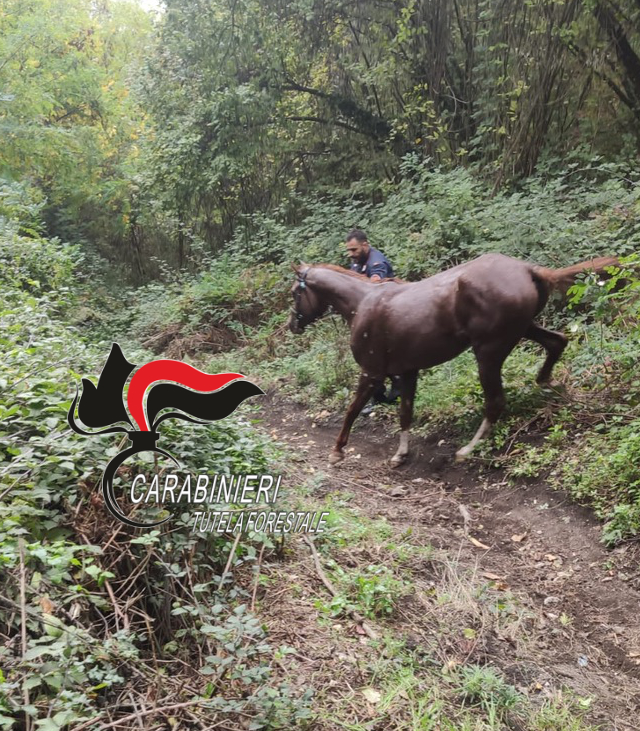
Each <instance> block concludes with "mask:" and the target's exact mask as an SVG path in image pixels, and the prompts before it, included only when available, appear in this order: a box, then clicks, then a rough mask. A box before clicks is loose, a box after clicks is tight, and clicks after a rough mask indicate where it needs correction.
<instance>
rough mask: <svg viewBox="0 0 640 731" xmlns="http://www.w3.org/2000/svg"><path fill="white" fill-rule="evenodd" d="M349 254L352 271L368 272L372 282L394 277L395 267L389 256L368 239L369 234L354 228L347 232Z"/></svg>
mask: <svg viewBox="0 0 640 731" xmlns="http://www.w3.org/2000/svg"><path fill="white" fill-rule="evenodd" d="M346 242H347V254H348V255H349V257H350V259H351V271H353V272H358V274H366V275H367V277H369V279H370V280H371V281H372V282H379V281H380V280H381V279H390V278H391V277H393V267H392V266H391V263H390V262H389V260H388V259H387V257H386V256H385V255H384V254H383V253H382V252H381V251H378V249H374V248H373V246H371V244H370V243H369V241H368V240H367V234H366V233H365V232H364V231H361V230H360V229H359V228H354V229H352V230H351V231H349V233H348V234H347V238H346Z"/></svg>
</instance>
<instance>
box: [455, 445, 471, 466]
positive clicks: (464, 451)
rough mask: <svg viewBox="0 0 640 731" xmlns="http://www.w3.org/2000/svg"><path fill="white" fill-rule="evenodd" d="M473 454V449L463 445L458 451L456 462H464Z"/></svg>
mask: <svg viewBox="0 0 640 731" xmlns="http://www.w3.org/2000/svg"><path fill="white" fill-rule="evenodd" d="M470 454H471V450H470V449H468V448H467V447H461V448H460V449H459V450H458V451H457V452H456V462H464V461H465V459H466V458H467V457H468V456H469V455H470Z"/></svg>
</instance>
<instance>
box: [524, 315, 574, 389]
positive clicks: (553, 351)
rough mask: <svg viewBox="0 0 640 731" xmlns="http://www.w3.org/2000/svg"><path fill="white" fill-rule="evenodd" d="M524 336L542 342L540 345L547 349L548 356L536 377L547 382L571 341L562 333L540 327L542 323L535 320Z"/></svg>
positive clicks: (542, 381)
mask: <svg viewBox="0 0 640 731" xmlns="http://www.w3.org/2000/svg"><path fill="white" fill-rule="evenodd" d="M524 336H525V338H527V340H533V341H534V342H536V343H540V345H542V347H543V348H544V349H545V350H546V351H547V357H546V359H545V361H544V363H543V364H542V368H540V371H539V372H538V376H537V378H536V383H540V384H542V383H547V382H548V381H549V380H550V379H551V371H552V370H553V366H554V365H555V364H556V363H557V362H558V360H559V358H560V356H561V355H562V351H563V350H564V349H565V348H566V347H567V343H568V342H569V341H568V339H567V338H566V336H564V335H563V334H562V333H558V332H555V331H553V330H545V328H543V327H540V325H536V323H535V322H532V323H531V325H529V329H528V330H527V332H526V333H525V334H524Z"/></svg>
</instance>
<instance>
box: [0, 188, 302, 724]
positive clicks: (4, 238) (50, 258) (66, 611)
mask: <svg viewBox="0 0 640 731" xmlns="http://www.w3.org/2000/svg"><path fill="white" fill-rule="evenodd" d="M3 192H4V194H3V197H2V202H3V203H2V205H3V208H2V212H3V218H2V219H1V220H0V224H1V225H0V251H2V253H3V256H4V260H3V264H4V266H3V267H2V268H1V270H0V277H1V285H2V286H1V287H0V331H1V332H2V335H1V336H0V354H1V356H2V357H1V358H0V417H1V423H2V427H1V428H0V445H1V446H0V496H1V498H0V565H2V567H3V571H2V578H1V580H0V595H1V600H0V622H1V623H2V624H3V632H5V633H6V634H8V635H10V636H18V635H19V634H20V631H21V622H22V620H21V613H20V611H16V607H18V610H19V609H20V606H21V603H22V599H21V595H22V592H24V594H25V597H26V601H25V603H24V610H25V617H26V619H25V631H26V633H27V647H26V653H25V654H24V656H23V653H22V650H21V647H20V645H19V643H15V644H13V645H12V646H11V647H9V648H5V650H4V651H3V653H2V665H3V671H4V675H3V676H2V678H0V726H1V727H2V728H6V729H10V728H13V727H14V726H15V723H16V722H17V720H18V719H19V718H22V717H23V715H24V714H25V713H26V714H28V715H29V716H31V718H32V719H33V721H34V723H35V725H36V727H37V728H43V729H50V730H51V731H53V730H54V729H62V728H65V727H69V726H70V725H77V724H78V723H80V722H82V721H84V720H87V719H90V718H93V717H96V716H97V715H98V714H99V713H100V709H101V708H102V707H103V706H104V704H105V703H106V704H112V705H115V704H116V703H117V698H119V697H120V695H121V694H122V693H123V692H126V689H127V686H128V684H129V683H131V682H134V683H139V682H140V680H139V678H140V677H141V676H142V677H143V678H144V677H145V673H146V672H147V662H149V661H153V662H157V658H158V657H159V656H160V657H163V658H165V656H166V662H169V663H171V662H176V663H177V665H176V671H175V673H173V672H169V673H168V674H167V676H166V677H164V676H158V677H160V678H161V679H160V680H159V685H158V686H157V687H158V689H159V690H158V692H159V693H160V694H161V693H165V692H166V693H168V694H171V693H172V692H173V691H174V688H173V687H172V682H173V681H172V680H171V678H172V676H173V675H178V674H179V673H180V672H183V667H184V666H188V665H191V664H193V659H194V657H201V656H204V655H205V654H206V655H207V656H208V657H209V658H216V657H218V656H220V653H222V652H223V653H224V657H225V658H226V659H227V661H226V663H225V667H224V668H220V670H221V672H220V673H219V675H218V676H217V677H216V679H215V682H213V681H212V682H211V683H209V686H208V690H207V691H206V693H205V697H210V701H209V702H208V704H207V705H206V706H205V707H204V708H203V709H201V711H199V712H201V713H204V714H205V715H206V714H213V717H214V718H218V717H219V714H223V715H228V716H233V714H237V713H238V712H241V713H242V714H243V717H246V716H249V718H250V719H251V723H252V724H253V726H252V727H253V728H256V729H257V728H271V729H277V728H291V727H293V726H294V725H296V724H298V725H300V724H303V723H304V722H305V718H306V717H307V715H308V700H309V694H308V693H307V694H306V695H304V696H300V694H297V693H296V692H294V691H293V690H292V689H290V688H288V687H286V686H284V685H282V684H280V683H277V682H274V681H273V680H272V677H271V668H270V661H271V658H272V655H273V653H274V652H275V650H272V649H271V648H270V647H269V645H268V644H266V643H265V642H264V632H263V630H262V629H261V628H260V627H259V625H258V623H257V621H256V620H255V619H254V618H252V617H251V615H250V614H249V612H248V611H247V610H246V606H242V603H241V602H242V600H243V599H245V598H246V593H247V592H246V590H245V589H243V588H242V587H241V586H238V585H236V584H234V583H233V582H232V581H231V580H230V577H229V575H227V576H223V575H222V570H223V567H224V566H225V564H226V561H227V558H228V552H229V546H228V543H227V540H226V539H225V537H223V536H221V535H218V534H215V533H214V534H211V535H208V534H205V535H203V536H198V535H196V534H193V533H192V532H191V523H192V521H191V519H190V516H189V515H188V514H185V515H183V516H176V517H175V518H174V522H175V523H177V524H178V526H181V528H182V530H178V531H176V530H171V529H170V530H163V531H162V533H161V532H160V531H154V532H153V533H152V534H149V536H142V537H141V538H143V539H142V540H141V539H136V538H135V535H129V534H127V533H126V532H124V533H122V534H120V533H121V530H122V529H121V527H120V528H118V527H117V526H115V525H114V524H113V523H112V520H111V518H109V517H108V514H107V513H106V510H105V508H104V506H103V505H102V500H101V498H99V497H98V495H97V494H96V489H97V486H98V485H99V478H100V471H101V469H102V468H103V466H104V465H105V463H106V460H107V459H108V456H109V455H111V454H115V453H116V452H117V451H118V450H119V448H121V446H122V444H121V443H120V439H118V440H114V439H113V438H106V439H105V438H104V437H93V438H91V437H79V436H78V435H76V434H74V433H72V432H71V431H70V430H69V428H68V425H67V423H66V415H67V411H68V409H69V406H70V403H71V398H72V396H73V392H74V386H75V385H76V384H77V382H78V380H79V378H80V376H81V375H85V374H86V375H88V376H90V377H92V378H93V379H94V380H95V377H96V376H97V374H98V373H99V371H100V369H101V367H102V365H103V363H104V360H105V357H106V353H107V352H108V350H107V348H108V346H107V347H103V346H102V345H99V344H92V345H88V344H86V343H85V342H83V340H82V339H81V337H80V335H79V333H78V331H77V330H75V329H73V328H71V327H69V325H68V323H67V322H66V321H65V320H64V319H63V317H62V315H63V314H66V313H69V312H70V311H71V310H72V309H73V308H75V307H76V306H77V300H78V299H79V298H80V296H79V295H78V296H76V295H72V294H71V289H72V284H74V277H75V271H74V266H75V265H76V264H77V262H78V258H77V250H76V249H75V248H71V247H65V246H63V245H62V244H60V243H59V242H57V241H55V240H51V239H47V238H45V237H43V236H41V235H40V234H39V233H38V231H39V230H40V222H39V220H38V218H37V214H38V210H39V209H38V207H37V201H36V203H35V204H34V203H33V201H32V199H30V198H29V197H28V196H27V195H26V193H25V192H24V191H21V190H19V189H18V188H16V187H15V186H13V187H12V188H11V189H10V190H9V191H7V190H6V189H3ZM25 221H29V228H30V233H29V234H28V235H27V233H26V229H27V225H26V224H25V223H24V222H25ZM5 244H6V245H5ZM34 252H35V253H34ZM45 256H46V259H45V260H44V261H43V259H44V257H45ZM45 264H46V266H45ZM36 278H38V280H36ZM62 305H64V306H62ZM127 355H128V356H129V357H130V358H131V359H132V360H133V361H136V362H140V361H139V360H138V356H140V359H142V358H145V354H144V353H143V352H141V350H140V348H139V346H138V348H137V350H135V351H132V352H127ZM162 431H163V437H164V438H165V440H166V442H167V443H171V444H172V446H171V452H172V453H173V454H175V455H176V456H177V458H178V459H179V460H180V461H181V462H182V463H183V465H184V466H185V468H186V469H188V470H207V471H209V472H213V471H215V472H218V473H227V474H228V473H234V474H240V473H249V472H252V473H255V472H267V471H269V470H270V468H271V466H272V464H273V459H274V452H273V450H271V449H270V448H269V447H268V443H267V439H266V437H264V436H259V435H258V434H256V432H254V431H253V430H252V428H251V427H250V425H249V424H248V423H247V422H246V421H245V420H243V419H242V417H240V416H235V417H233V418H229V419H225V420H224V421H221V422H217V423H215V424H214V425H212V426H211V427H202V426H201V425H184V424H180V425H178V424H175V423H172V422H170V421H169V422H165V424H163V429H162ZM118 445H119V446H118ZM145 466H146V467H148V466H149V465H148V464H147V465H145ZM174 527H175V526H174ZM105 535H111V540H108V539H107V538H105ZM90 536H92V537H93V538H94V540H95V542H96V543H100V544H102V547H99V546H97V545H92V542H91V539H90ZM130 539H133V540H130ZM260 542H263V543H265V545H266V544H267V543H268V539H266V538H264V537H262V539H261V538H260V537H259V536H252V537H249V536H247V537H245V540H244V541H243V542H242V544H241V545H240V546H239V547H238V548H237V551H236V554H235V560H234V561H233V565H234V566H236V567H242V566H244V567H246V568H247V569H248V570H249V571H250V572H251V569H252V567H253V566H254V564H255V561H256V555H257V554H256V549H255V545H256V544H260ZM110 544H111V545H110ZM138 567H141V569H139V568H138ZM21 587H22V588H21ZM203 591H206V600H205V598H204V596H203V593H202V592H203ZM122 592H124V593H122ZM166 596H169V597H174V602H173V610H172V611H171V612H170V613H167V612H166V606H167V605H166V601H165V597H166ZM131 602H133V604H131ZM114 603H115V604H116V605H121V606H122V607H130V606H134V612H133V613H132V614H131V615H130V619H128V620H127V623H126V624H127V625H128V626H127V627H125V628H123V627H122V626H121V620H120V617H122V616H124V615H122V611H123V610H122V609H120V608H118V609H117V610H115V611H116V615H115V616H114V614H113V612H114V606H113V605H114ZM236 605H238V606H236ZM124 611H125V612H129V611H130V610H129V609H128V608H126V609H125V610H124ZM106 617H108V618H109V621H107V619H106ZM145 618H146V619H145ZM158 618H162V620H161V621H158V622H157V624H155V626H153V625H152V621H155V620H156V619H158ZM112 620H113V621H112ZM205 627H213V628H214V630H213V631H211V632H206V631H205ZM223 648H224V649H223ZM279 652H280V653H281V654H283V653H284V652H285V651H284V650H280V651H279ZM164 661H165V660H163V662H164ZM202 667H203V669H204V668H211V667H212V665H211V662H209V659H207V660H206V661H203V663H202ZM132 679H133V680H132ZM237 684H242V687H243V693H242V697H241V698H240V700H238V699H237V694H236V692H235V688H236V685H237ZM25 694H27V695H28V698H29V702H28V703H27V702H26V700H25V698H26V697H27V696H25ZM299 696H300V697H299ZM174 697H175V696H174ZM206 718H210V716H206ZM205 722H206V721H205Z"/></svg>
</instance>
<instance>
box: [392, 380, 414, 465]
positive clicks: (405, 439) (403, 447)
mask: <svg viewBox="0 0 640 731" xmlns="http://www.w3.org/2000/svg"><path fill="white" fill-rule="evenodd" d="M417 381H418V371H410V372H409V373H403V374H402V375H401V376H400V430H401V431H400V444H399V446H398V451H397V452H396V453H395V454H394V455H393V457H391V466H392V467H399V466H400V465H401V464H402V463H403V462H404V461H405V459H406V458H407V455H408V454H409V427H410V426H411V419H412V417H413V400H414V398H415V395H416V383H417Z"/></svg>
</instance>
